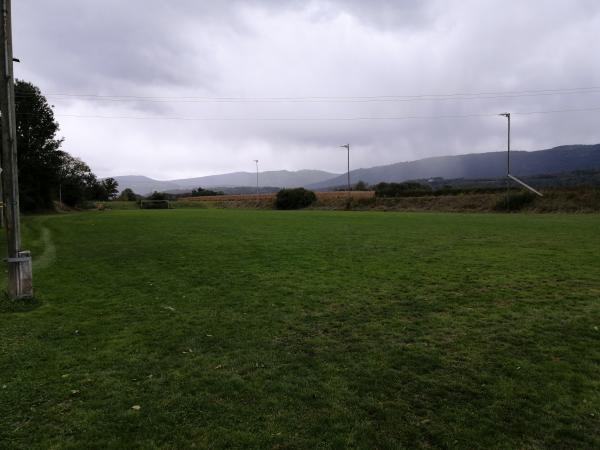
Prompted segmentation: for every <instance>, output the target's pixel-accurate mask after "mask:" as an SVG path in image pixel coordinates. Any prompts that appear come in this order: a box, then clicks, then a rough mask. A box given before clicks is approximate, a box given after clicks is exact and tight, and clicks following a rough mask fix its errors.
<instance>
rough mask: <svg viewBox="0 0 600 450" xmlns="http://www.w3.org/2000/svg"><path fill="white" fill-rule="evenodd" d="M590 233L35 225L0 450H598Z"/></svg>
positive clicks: (429, 218) (211, 222)
mask: <svg viewBox="0 0 600 450" xmlns="http://www.w3.org/2000/svg"><path fill="white" fill-rule="evenodd" d="M599 230H600V216H598V215H585V216H568V215H499V214H498V215H493V214H487V215H477V214H469V215H462V214H452V215H450V214H400V213H367V212H362V213H361V212H319V211H294V212H279V211H244V210H211V209H205V210H143V211H105V212H87V213H78V214H68V215H54V216H39V217H28V218H26V219H25V224H24V232H25V242H26V245H25V247H26V248H28V249H31V250H32V251H33V255H34V264H35V265H34V268H35V270H36V271H35V273H34V277H35V289H36V298H37V305H39V307H37V308H31V309H30V310H22V309H19V308H14V309H11V308H7V307H5V306H2V307H1V308H0V323H1V326H0V447H2V448H16V449H48V448H61V449H62V448H67V449H71V448H72V449H80V448H86V449H96V448H97V449H121V448H139V449H153V448H169V449H171V448H194V447H195V448H290V449H292V448H306V449H314V448H339V449H342V448H364V449H373V448H381V449H384V448H389V449H397V448H400V449H402V448H407V449H415V448H486V449H492V448H502V449H504V448H506V449H509V448H511V449H512V448H523V449H542V448H552V449H556V448H563V449H573V448H577V449H582V448H590V449H591V448H598V447H600V330H599V327H600V276H599V274H600V258H599V250H600V233H599V232H598V231H599ZM38 257H39V258H40V259H41V261H39V260H38V261H37V262H36V261H35V260H36V259H37V258H38ZM2 305H5V303H2ZM25 309H26V308H25ZM133 406H136V407H137V406H139V408H132V407H133Z"/></svg>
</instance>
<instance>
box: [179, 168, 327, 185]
mask: <svg viewBox="0 0 600 450" xmlns="http://www.w3.org/2000/svg"><path fill="white" fill-rule="evenodd" d="M258 175H259V184H260V185H263V186H281V187H299V186H305V185H307V184H313V183H319V182H321V181H324V180H328V179H331V178H334V177H336V176H337V175H338V174H336V173H331V172H324V171H322V170H298V171H296V172H290V171H288V170H278V171H270V172H260V173H259V174H258ZM172 181H173V183H177V184H178V185H180V186H181V187H183V188H189V189H196V188H197V187H198V186H202V187H236V186H256V172H254V173H252V172H233V173H225V174H222V175H209V176H206V177H198V178H185V179H182V180H172Z"/></svg>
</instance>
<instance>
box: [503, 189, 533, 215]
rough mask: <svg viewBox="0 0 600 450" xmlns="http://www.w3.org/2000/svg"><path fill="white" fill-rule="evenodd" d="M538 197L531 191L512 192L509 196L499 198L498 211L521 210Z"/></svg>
mask: <svg viewBox="0 0 600 450" xmlns="http://www.w3.org/2000/svg"><path fill="white" fill-rule="evenodd" d="M536 198H537V196H536V195H535V194H534V193H532V192H529V191H521V192H516V193H515V192H511V193H510V194H509V195H508V198H502V199H500V200H498V203H497V204H496V211H507V210H508V211H519V210H521V209H523V208H524V207H525V206H528V205H530V204H531V203H533V202H534V201H535V199H536ZM507 200H508V202H507Z"/></svg>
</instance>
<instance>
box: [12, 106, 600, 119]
mask: <svg viewBox="0 0 600 450" xmlns="http://www.w3.org/2000/svg"><path fill="white" fill-rule="evenodd" d="M591 111H600V106H598V107H591V108H572V109H554V110H545V111H522V112H512V113H511V114H512V115H515V116H517V115H521V116H526V115H536V114H558V113H571V112H591ZM23 115H29V116H37V115H36V114H23ZM497 115H498V113H473V114H444V115H436V116H418V115H416V116H379V117H377V116H357V117H184V116H126V115H124V116H104V115H80V114H56V116H58V117H69V118H79V119H118V120H121V119H127V120H181V121H200V122H332V121H336V122H350V121H378V120H381V121H386V120H412V119H463V118H472V117H493V116H497Z"/></svg>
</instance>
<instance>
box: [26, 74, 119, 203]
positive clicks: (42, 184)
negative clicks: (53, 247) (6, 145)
mask: <svg viewBox="0 0 600 450" xmlns="http://www.w3.org/2000/svg"><path fill="white" fill-rule="evenodd" d="M15 112H16V128H17V152H18V165H19V193H20V202H21V208H22V209H23V210H25V211H32V210H43V209H50V208H52V207H53V201H54V200H57V199H58V198H59V196H60V197H62V201H63V203H65V204H67V205H69V206H77V205H79V204H81V203H82V202H84V201H86V200H108V199H111V198H114V197H115V196H116V195H117V193H118V189H117V182H116V181H115V180H114V179H112V178H107V179H106V180H103V181H98V179H97V177H96V176H95V175H94V173H93V172H92V170H91V169H90V167H89V166H88V165H87V164H86V163H85V162H83V161H82V160H81V159H79V158H75V157H73V156H71V155H69V154H68V153H66V152H64V151H62V150H61V149H60V147H61V144H62V142H63V139H62V138H59V137H57V133H58V130H59V125H58V122H57V121H56V120H55V117H54V111H53V110H52V107H51V106H50V105H49V104H48V101H47V100H46V98H45V97H44V96H43V95H42V93H41V91H40V89H39V88H38V87H36V86H34V85H33V84H31V83H28V82H26V81H22V80H17V81H16V82H15Z"/></svg>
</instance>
